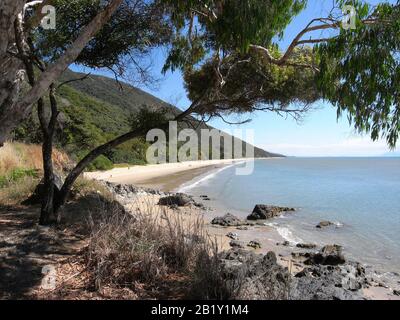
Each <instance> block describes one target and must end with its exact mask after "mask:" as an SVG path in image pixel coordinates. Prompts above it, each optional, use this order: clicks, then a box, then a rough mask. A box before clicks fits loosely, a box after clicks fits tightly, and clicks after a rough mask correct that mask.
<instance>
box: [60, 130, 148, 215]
mask: <svg viewBox="0 0 400 320" xmlns="http://www.w3.org/2000/svg"><path fill="white" fill-rule="evenodd" d="M143 134H145V130H135V131H131V132H129V133H126V134H124V135H122V136H119V137H118V138H115V139H114V140H111V141H109V142H107V143H105V144H103V145H101V146H99V147H97V148H96V149H94V150H92V151H91V152H90V153H89V154H88V155H86V156H85V157H84V158H83V159H82V160H81V161H79V163H78V164H77V165H76V166H75V168H74V169H72V171H71V172H70V173H69V174H68V176H67V177H66V178H65V181H64V184H63V186H62V188H61V191H60V195H59V197H58V199H56V205H55V207H54V212H55V213H57V212H58V209H59V208H60V207H61V206H62V205H64V203H65V202H66V200H67V198H68V195H69V193H70V191H71V188H72V186H73V184H74V183H75V181H76V179H77V178H78V177H79V176H80V175H81V174H82V172H83V171H84V170H85V168H86V167H87V166H88V165H89V164H90V163H91V162H92V161H94V160H95V159H96V158H97V157H99V156H100V155H102V154H104V153H106V152H107V151H110V150H111V149H113V148H115V147H117V146H119V145H120V144H122V143H124V142H127V141H129V140H131V139H134V138H137V137H140V136H142V135H143Z"/></svg>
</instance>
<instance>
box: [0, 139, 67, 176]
mask: <svg viewBox="0 0 400 320" xmlns="http://www.w3.org/2000/svg"><path fill="white" fill-rule="evenodd" d="M53 163H54V167H55V169H56V170H58V171H62V170H63V169H64V168H65V167H66V166H70V165H71V161H70V159H69V157H68V156H67V155H66V154H65V153H64V152H61V151H59V150H57V149H54V150H53ZM42 168H43V161H42V148H41V146H40V145H35V144H25V143H20V142H6V143H5V144H4V146H3V147H1V148H0V176H7V175H9V174H10V173H11V172H12V171H13V170H15V169H34V170H42Z"/></svg>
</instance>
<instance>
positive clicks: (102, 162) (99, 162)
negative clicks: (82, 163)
mask: <svg viewBox="0 0 400 320" xmlns="http://www.w3.org/2000/svg"><path fill="white" fill-rule="evenodd" d="M113 167H114V166H113V163H112V162H111V160H110V159H108V158H107V157H106V156H103V155H101V156H99V157H97V158H96V159H95V160H94V161H93V162H92V163H91V164H90V165H89V166H88V167H87V170H88V171H96V170H100V171H106V170H110V169H112V168H113Z"/></svg>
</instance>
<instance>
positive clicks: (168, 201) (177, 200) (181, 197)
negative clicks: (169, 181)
mask: <svg viewBox="0 0 400 320" xmlns="http://www.w3.org/2000/svg"><path fill="white" fill-rule="evenodd" d="M193 203H194V201H193V199H192V197H190V196H188V195H186V194H184V193H177V194H174V195H170V196H167V197H163V198H160V200H159V201H158V204H159V205H161V206H173V205H177V206H178V207H185V206H187V205H190V204H193Z"/></svg>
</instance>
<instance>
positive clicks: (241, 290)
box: [220, 248, 290, 300]
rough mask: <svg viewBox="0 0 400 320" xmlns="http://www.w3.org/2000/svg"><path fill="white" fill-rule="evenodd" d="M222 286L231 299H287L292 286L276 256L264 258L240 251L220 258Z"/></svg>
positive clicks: (251, 252)
mask: <svg viewBox="0 0 400 320" xmlns="http://www.w3.org/2000/svg"><path fill="white" fill-rule="evenodd" d="M220 261H221V277H222V283H223V284H224V285H225V286H226V287H227V288H229V289H228V290H229V291H230V293H231V296H230V297H229V298H231V299H251V300H266V299H273V300H279V299H287V298H288V296H287V294H288V292H289V290H288V288H289V285H290V275H289V273H288V271H287V270H286V269H285V268H283V267H282V266H280V265H279V264H278V263H277V260H276V256H275V253H273V252H269V253H267V254H266V255H265V256H264V255H258V254H255V253H254V252H253V251H248V250H243V249H239V248H234V249H231V250H229V251H227V252H223V253H222V254H221V256H220Z"/></svg>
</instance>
